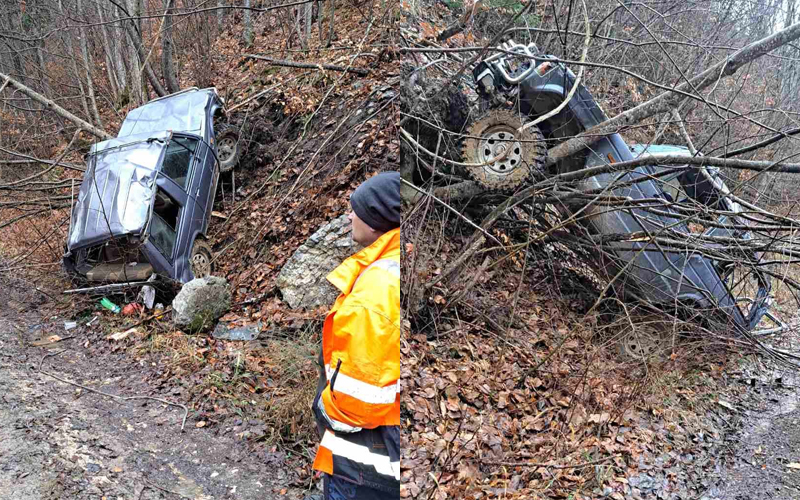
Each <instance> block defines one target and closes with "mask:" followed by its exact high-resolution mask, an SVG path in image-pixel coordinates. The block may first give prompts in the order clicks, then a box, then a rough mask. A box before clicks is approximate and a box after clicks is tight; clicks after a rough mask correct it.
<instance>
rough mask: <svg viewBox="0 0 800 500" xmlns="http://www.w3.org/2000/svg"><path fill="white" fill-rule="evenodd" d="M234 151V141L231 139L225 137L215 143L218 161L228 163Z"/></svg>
mask: <svg viewBox="0 0 800 500" xmlns="http://www.w3.org/2000/svg"><path fill="white" fill-rule="evenodd" d="M235 150H236V140H235V139H234V138H233V137H225V138H224V139H222V140H220V141H219V142H218V143H217V151H218V154H219V159H220V161H228V160H229V159H230V158H231V157H232V156H233V152H234V151H235Z"/></svg>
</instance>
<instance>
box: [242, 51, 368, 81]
mask: <svg viewBox="0 0 800 500" xmlns="http://www.w3.org/2000/svg"><path fill="white" fill-rule="evenodd" d="M244 56H245V57H248V58H250V59H258V60H259V61H266V62H268V63H270V64H272V65H273V66H286V67H289V68H306V69H318V70H320V71H323V70H326V69H328V70H331V71H345V72H348V73H355V74H357V75H361V76H367V75H368V74H369V70H367V69H362V68H348V67H346V66H337V65H335V64H322V63H301V62H294V61H285V60H283V59H273V58H271V57H266V56H259V55H256V54H245V55H244Z"/></svg>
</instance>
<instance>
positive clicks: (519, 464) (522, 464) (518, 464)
mask: <svg viewBox="0 0 800 500" xmlns="http://www.w3.org/2000/svg"><path fill="white" fill-rule="evenodd" d="M621 456H622V455H611V456H610V457H605V458H601V459H599V460H592V461H591V462H581V463H578V464H575V465H558V464H544V463H538V462H488V461H484V460H481V463H482V464H485V465H503V466H506V467H544V468H547V469H582V468H584V467H591V466H592V465H597V464H601V463H603V462H608V461H609V460H612V459H614V458H618V457H621Z"/></svg>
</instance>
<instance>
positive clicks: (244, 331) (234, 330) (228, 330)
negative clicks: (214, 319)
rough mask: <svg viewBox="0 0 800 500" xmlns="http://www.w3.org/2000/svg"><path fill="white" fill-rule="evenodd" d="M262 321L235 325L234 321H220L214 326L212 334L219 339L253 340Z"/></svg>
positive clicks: (258, 331) (259, 330) (259, 329)
mask: <svg viewBox="0 0 800 500" xmlns="http://www.w3.org/2000/svg"><path fill="white" fill-rule="evenodd" d="M261 326H262V323H261V322H260V321H259V322H258V323H251V324H247V325H243V326H236V325H235V324H234V323H232V322H231V323H229V322H226V321H220V322H219V323H218V324H217V327H216V328H214V331H213V332H212V335H213V336H214V338H215V339H221V340H255V339H257V338H258V334H259V333H260V332H261Z"/></svg>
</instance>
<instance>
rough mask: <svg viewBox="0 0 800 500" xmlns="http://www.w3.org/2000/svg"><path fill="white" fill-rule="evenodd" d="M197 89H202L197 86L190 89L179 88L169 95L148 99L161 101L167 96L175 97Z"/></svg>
mask: <svg viewBox="0 0 800 500" xmlns="http://www.w3.org/2000/svg"><path fill="white" fill-rule="evenodd" d="M195 90H200V89H199V88H197V87H189V88H188V89H183V90H179V91H177V92H175V93H174V94H169V95H165V96H161V97H157V98H155V99H153V100H150V101H148V103H151V102H156V101H160V100H161V99H166V98H167V97H174V96H176V95H179V94H185V93H186V92H194V91H195Z"/></svg>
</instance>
